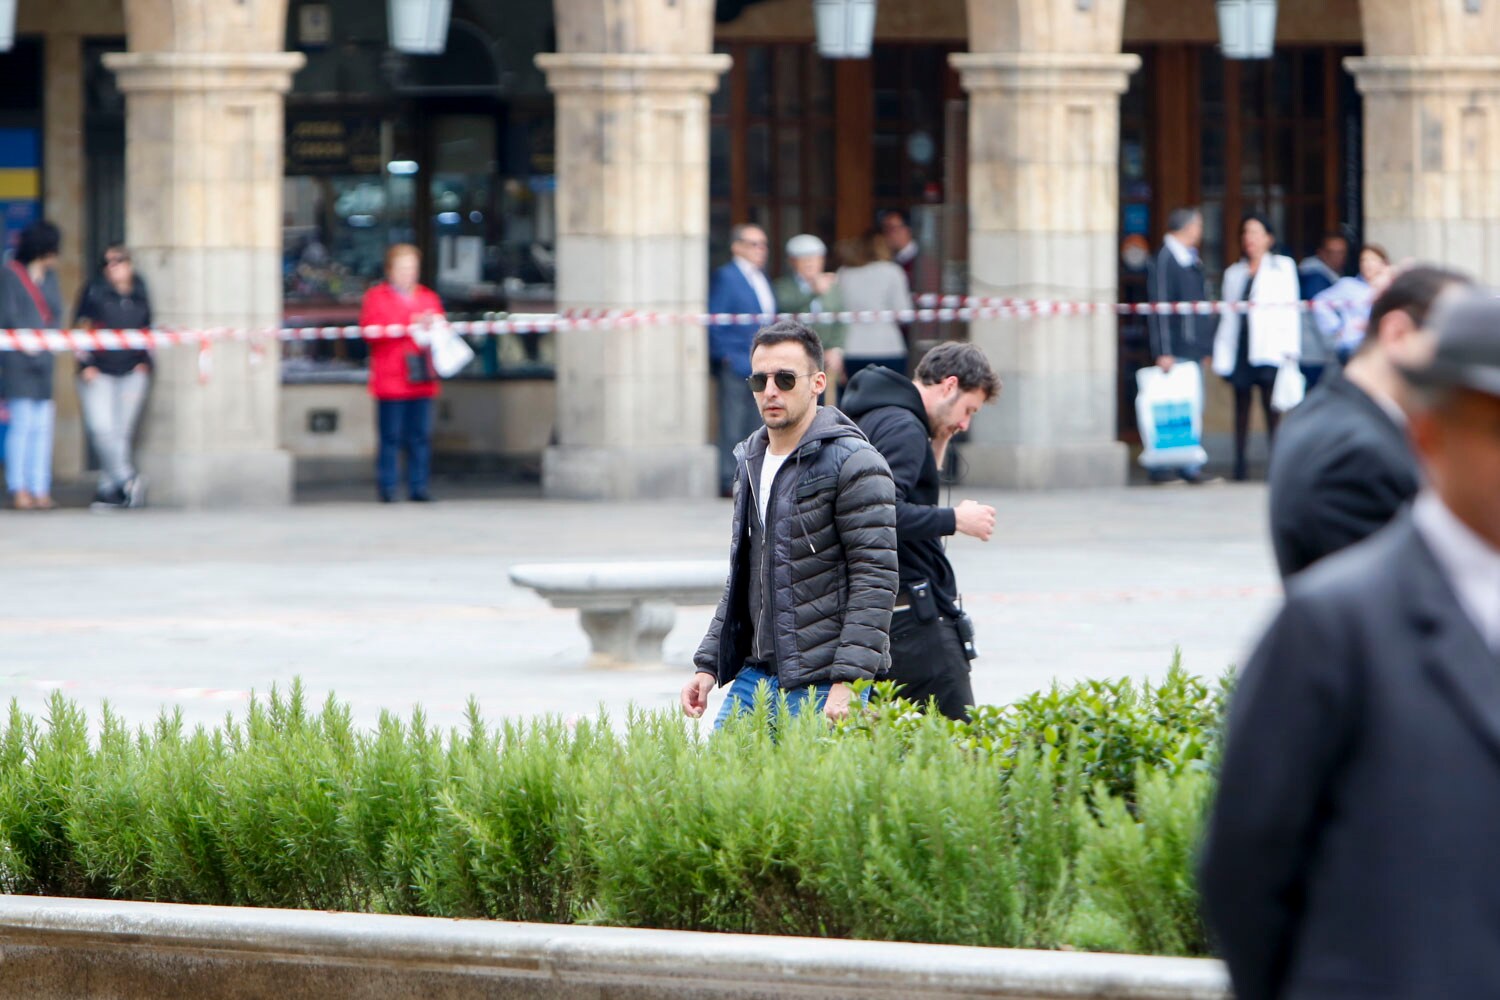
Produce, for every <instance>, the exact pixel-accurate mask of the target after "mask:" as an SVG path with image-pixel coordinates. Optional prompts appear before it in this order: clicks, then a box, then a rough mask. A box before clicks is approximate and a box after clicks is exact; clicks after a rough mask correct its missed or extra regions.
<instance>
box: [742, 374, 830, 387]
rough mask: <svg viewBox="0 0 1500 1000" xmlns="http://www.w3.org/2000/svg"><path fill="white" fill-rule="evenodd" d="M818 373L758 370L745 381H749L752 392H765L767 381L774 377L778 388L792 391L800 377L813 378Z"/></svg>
mask: <svg viewBox="0 0 1500 1000" xmlns="http://www.w3.org/2000/svg"><path fill="white" fill-rule="evenodd" d="M816 374H817V373H816V372H808V373H806V374H803V375H798V374H797V373H796V372H788V371H780V372H756V373H755V374H754V375H751V376H750V377H749V378H747V379H745V381H746V382H747V383H749V385H750V391H751V392H765V391H766V383H767V382H769V381H771V380H772V379H775V380H776V388H778V389H780V390H781V391H782V392H791V391H792V389H794V388H795V387H796V385H797V380H798V379H799V378H812V377H813V376H814V375H816Z"/></svg>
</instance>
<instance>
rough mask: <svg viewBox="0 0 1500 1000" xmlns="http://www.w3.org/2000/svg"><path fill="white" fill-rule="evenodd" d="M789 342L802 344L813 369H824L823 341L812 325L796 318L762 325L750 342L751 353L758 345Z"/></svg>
mask: <svg viewBox="0 0 1500 1000" xmlns="http://www.w3.org/2000/svg"><path fill="white" fill-rule="evenodd" d="M788 342H794V343H798V344H801V345H802V349H803V350H804V351H806V352H807V356H808V357H809V358H810V359H812V363H813V371H815V372H820V371H822V370H823V341H821V340H819V339H818V335H817V334H816V333H814V332H813V330H812V328H811V327H809V326H805V325H803V324H801V323H799V322H797V321H796V320H794V319H778V320H777V321H776V322H774V323H772V324H770V325H769V326H763V327H761V328H760V329H759V330H758V331H756V334H755V339H754V340H753V341H751V342H750V353H751V354H752V355H753V354H754V353H755V349H756V348H757V347H770V346H771V345H772V344H785V343H788Z"/></svg>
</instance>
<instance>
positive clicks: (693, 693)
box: [682, 671, 714, 719]
mask: <svg viewBox="0 0 1500 1000" xmlns="http://www.w3.org/2000/svg"><path fill="white" fill-rule="evenodd" d="M713 689H714V675H713V674H705V673H703V672H702V671H699V672H698V673H696V674H694V675H693V676H692V678H691V679H690V680H689V681H688V682H687V683H686V684H684V685H683V686H682V714H683V715H686V716H687V717H688V718H690V719H701V718H703V713H704V712H705V711H706V710H707V709H708V692H710V691H712V690H713Z"/></svg>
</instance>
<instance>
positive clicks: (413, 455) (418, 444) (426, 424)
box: [375, 399, 432, 496]
mask: <svg viewBox="0 0 1500 1000" xmlns="http://www.w3.org/2000/svg"><path fill="white" fill-rule="evenodd" d="M376 412H377V416H378V417H379V422H380V453H379V456H378V457H377V459H376V462H375V481H376V483H377V484H378V485H379V487H380V492H381V494H382V495H388V494H392V493H395V492H396V472H397V469H396V461H397V454H398V453H399V452H402V451H405V452H406V487H407V490H408V491H410V493H411V495H412V496H423V495H425V494H426V493H427V481H428V479H429V477H430V476H431V472H432V400H430V399H382V400H378V401H377V403H376Z"/></svg>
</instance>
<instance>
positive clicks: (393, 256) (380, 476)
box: [359, 243, 443, 503]
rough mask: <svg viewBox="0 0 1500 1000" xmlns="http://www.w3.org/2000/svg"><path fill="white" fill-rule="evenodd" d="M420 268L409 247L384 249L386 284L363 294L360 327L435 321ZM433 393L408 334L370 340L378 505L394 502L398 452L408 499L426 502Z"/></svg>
mask: <svg viewBox="0 0 1500 1000" xmlns="http://www.w3.org/2000/svg"><path fill="white" fill-rule="evenodd" d="M421 268H422V253H421V251H420V250H418V249H417V248H416V247H414V246H412V245H411V244H410V243H397V244H395V245H393V246H391V247H390V248H389V249H388V250H386V252H385V279H386V280H385V281H382V282H381V283H380V284H378V285H375V286H374V287H372V288H371V289H370V290H369V291H368V292H366V293H365V300H364V303H363V304H362V305H361V306H360V310H359V324H360V326H412V325H420V324H423V323H426V322H429V321H431V320H434V319H438V318H441V317H442V315H443V303H442V301H441V300H439V299H438V297H437V294H436V293H435V292H433V291H432V289H430V288H425V287H423V286H422V285H419V284H418V283H417V274H418V272H420V271H421ZM437 394H438V380H437V375H436V374H435V373H434V372H433V370H432V358H431V355H430V354H429V353H428V351H427V349H426V348H425V347H422V346H419V345H418V344H417V342H416V341H415V340H413V339H412V338H411V336H410V334H408V335H406V336H401V337H378V338H375V339H372V340H371V341H370V395H372V396H374V397H375V401H376V402H375V409H376V416H377V418H378V424H379V427H380V452H379V457H378V458H377V459H376V463H375V478H376V483H377V485H378V487H379V489H380V500H381V502H382V503H391V502H393V501H394V500H395V499H396V456H397V453H398V452H400V451H402V450H405V452H406V484H407V491H408V494H409V495H410V497H411V498H412V499H413V500H418V501H424V502H425V501H428V500H431V499H432V496H431V495H430V494H429V493H428V492H427V482H428V478H429V473H430V470H431V466H432V400H433V398H434V397H435V396H437Z"/></svg>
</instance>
